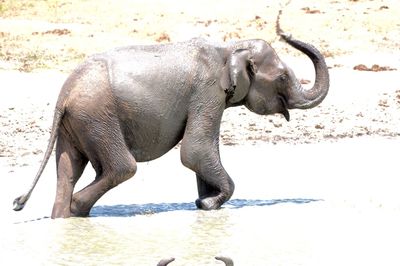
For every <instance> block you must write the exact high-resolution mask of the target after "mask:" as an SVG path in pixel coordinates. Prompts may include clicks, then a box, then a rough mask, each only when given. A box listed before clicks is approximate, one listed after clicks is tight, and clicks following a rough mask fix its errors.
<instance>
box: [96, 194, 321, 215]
mask: <svg viewBox="0 0 400 266" xmlns="http://www.w3.org/2000/svg"><path fill="white" fill-rule="evenodd" d="M316 201H321V199H302V198H294V199H270V200H259V199H250V200H249V199H233V200H230V201H228V202H227V203H225V204H224V205H223V208H229V209H239V208H244V207H262V206H270V205H276V204H284V203H294V204H307V203H312V202H316ZM195 210H197V208H196V205H195V204H194V203H192V202H189V203H188V202H184V203H146V204H130V205H123V204H119V205H100V206H95V207H93V208H92V210H91V212H90V216H91V217H131V216H136V215H146V214H155V213H162V212H170V211H195Z"/></svg>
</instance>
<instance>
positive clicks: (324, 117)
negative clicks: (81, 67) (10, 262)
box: [0, 0, 400, 171]
mask: <svg viewBox="0 0 400 266" xmlns="http://www.w3.org/2000/svg"><path fill="white" fill-rule="evenodd" d="M285 3H286V1H282V2H280V1H260V0H256V1H251V5H250V4H244V2H242V1H227V0H223V1H211V0H205V1H177V0H169V1H161V0H158V1H157V0H150V1H140V0H136V1H128V0H124V1H123V0H121V1H118V2H115V1H111V0H103V1H94V0H88V1H61V0H60V1H58V0H52V1H51V0H48V1H33V0H31V1H28V0H24V1H12V0H3V1H0V15H1V19H0V80H1V81H2V82H1V85H0V92H1V99H0V157H4V160H1V162H2V164H4V165H5V166H7V167H9V171H13V169H14V167H20V166H24V165H28V164H31V163H32V164H37V163H38V161H40V160H41V158H42V153H43V152H44V150H45V148H46V145H47V139H48V137H49V129H50V126H51V120H52V110H53V106H54V103H55V101H56V97H57V93H58V90H59V89H60V87H61V85H62V83H63V81H64V79H65V78H66V76H67V74H68V73H69V72H71V71H72V69H73V68H74V67H75V66H76V65H77V64H78V63H79V62H80V61H82V60H83V59H84V58H85V57H86V56H87V55H90V54H93V53H96V52H101V51H103V50H107V49H110V48H112V47H115V46H123V45H128V44H139V43H140V44H143V43H165V42H176V41H181V40H186V39H189V38H191V37H194V36H203V37H207V38H212V39H216V40H220V41H228V40H232V39H247V38H263V39H265V40H267V41H268V42H270V43H271V45H272V46H273V47H274V48H275V49H276V50H277V52H278V54H279V55H280V56H281V57H282V59H283V60H284V61H285V62H287V63H288V65H290V66H291V67H292V68H293V69H294V71H295V72H296V73H297V76H298V78H299V79H301V80H302V82H303V83H305V84H306V86H311V85H312V81H313V69H312V65H311V63H310V61H309V60H308V59H307V58H306V57H304V56H302V55H300V54H298V53H297V52H295V51H293V49H291V48H290V47H288V46H287V45H285V44H284V43H282V42H280V41H279V40H278V38H277V37H276V34H275V19H276V16H277V14H278V10H279V9H280V8H283V15H282V20H281V26H282V28H283V29H284V30H285V31H287V32H290V33H291V34H293V36H295V37H296V38H298V39H301V40H303V41H306V42H310V43H312V44H314V45H315V46H316V47H318V48H319V49H320V50H321V51H322V53H323V54H324V55H325V56H326V60H327V63H328V66H329V67H330V70H331V90H330V93H329V95H328V97H327V98H326V100H325V101H324V102H323V104H321V105H320V106H318V107H317V108H314V109H312V110H307V111H302V110H293V111H291V117H292V119H291V121H290V122H289V123H287V122H286V121H285V119H284V118H283V117H281V116H280V115H275V116H267V117H260V116H257V115H255V114H252V113H250V112H249V111H247V110H246V109H245V108H241V107H239V108H231V109H228V110H227V111H226V113H225V116H224V118H223V123H222V128H221V141H222V143H223V144H226V145H237V144H243V143H253V144H257V143H260V142H270V143H281V142H285V143H293V144H298V143H314V142H323V141H329V142H332V141H337V140H338V139H343V138H357V137H361V136H365V135H368V136H378V137H383V138H397V139H398V138H399V137H400V127H399V125H400V75H399V72H400V53H399V48H400V20H399V19H398V14H400V3H399V2H398V0H380V1H379V0H378V1H376V0H374V1H368V0H324V1H318V2H315V3H311V2H310V1H292V2H291V3H289V4H288V5H287V6H285Z"/></svg>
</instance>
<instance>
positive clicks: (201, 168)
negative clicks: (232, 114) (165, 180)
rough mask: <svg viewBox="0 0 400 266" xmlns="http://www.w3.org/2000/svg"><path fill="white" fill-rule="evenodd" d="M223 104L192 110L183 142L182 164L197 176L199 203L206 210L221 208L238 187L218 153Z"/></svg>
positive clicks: (197, 202) (198, 205)
mask: <svg viewBox="0 0 400 266" xmlns="http://www.w3.org/2000/svg"><path fill="white" fill-rule="evenodd" d="M213 104H217V102H214V103H213ZM224 104H225V103H224V102H223V101H221V103H220V105H219V106H218V107H217V106H210V105H205V106H198V107H197V108H195V112H193V113H192V112H190V113H189V117H188V122H187V124H186V129H185V133H184V136H183V140H182V145H181V160H182V163H183V164H184V165H185V166H186V167H188V168H189V169H191V170H193V171H194V172H195V173H196V177H197V186H198V192H199V198H198V199H197V200H196V206H197V207H198V208H199V209H203V210H213V209H218V208H220V207H221V205H222V204H224V203H225V202H226V201H228V200H229V199H230V197H231V196H232V194H233V191H234V187H235V186H234V183H233V181H232V179H231V178H230V176H229V175H228V173H227V172H226V171H225V169H224V167H223V166H222V164H221V159H220V155H219V126H220V122H221V117H222V113H223V110H224ZM203 108H204V109H203ZM200 114H202V115H200Z"/></svg>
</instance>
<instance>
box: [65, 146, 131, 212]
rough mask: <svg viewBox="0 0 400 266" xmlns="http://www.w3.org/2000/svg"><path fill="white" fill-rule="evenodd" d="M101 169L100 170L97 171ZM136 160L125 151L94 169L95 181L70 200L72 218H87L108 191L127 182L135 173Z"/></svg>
mask: <svg viewBox="0 0 400 266" xmlns="http://www.w3.org/2000/svg"><path fill="white" fill-rule="evenodd" d="M99 169H101V170H99ZM136 169H137V166H136V160H135V158H134V157H133V156H132V155H131V154H130V153H129V152H128V151H126V152H125V154H124V155H120V156H117V157H113V156H111V157H110V158H109V160H108V161H107V162H105V161H103V162H102V163H101V166H100V167H96V172H97V176H96V179H95V180H94V181H93V182H92V183H90V184H89V185H88V186H87V187H85V188H84V189H82V190H81V191H79V192H77V193H75V194H74V195H73V198H72V203H71V212H72V215H73V216H77V217H86V216H89V213H90V210H91V208H92V207H93V205H94V204H95V203H96V202H97V201H98V200H99V199H100V198H101V197H102V196H103V195H104V194H105V193H106V192H107V191H109V190H110V189H112V188H114V187H116V186H117V185H119V184H121V183H122V182H124V181H126V180H128V179H129V178H131V177H132V176H134V174H135V173H136Z"/></svg>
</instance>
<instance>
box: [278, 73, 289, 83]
mask: <svg viewBox="0 0 400 266" xmlns="http://www.w3.org/2000/svg"><path fill="white" fill-rule="evenodd" d="M287 79H288V77H287V75H286V74H282V75H280V76H279V77H278V80H279V81H280V82H282V83H285V82H286V81H287Z"/></svg>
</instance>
